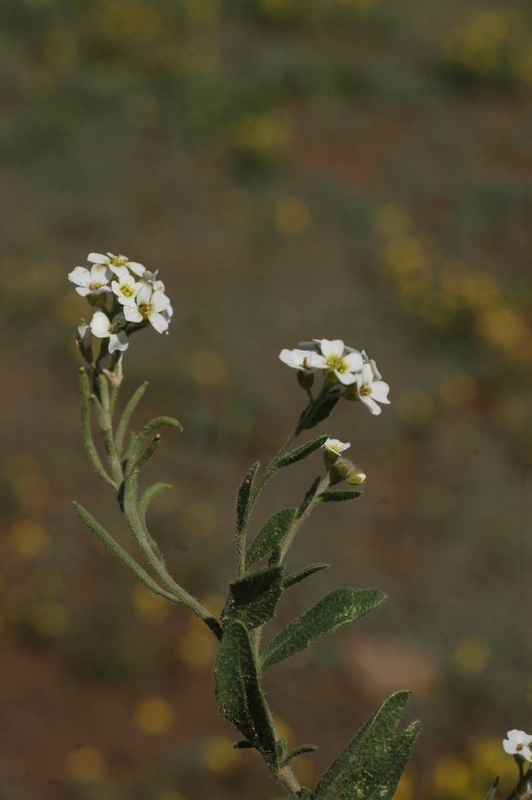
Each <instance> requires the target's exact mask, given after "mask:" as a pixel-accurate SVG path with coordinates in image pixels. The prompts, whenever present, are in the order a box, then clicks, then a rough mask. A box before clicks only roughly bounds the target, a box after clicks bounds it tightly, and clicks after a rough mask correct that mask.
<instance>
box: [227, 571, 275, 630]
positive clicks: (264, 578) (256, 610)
mask: <svg viewBox="0 0 532 800" xmlns="http://www.w3.org/2000/svg"><path fill="white" fill-rule="evenodd" d="M282 591H283V567H277V566H275V567H266V568H265V569H263V570H260V571H259V572H254V573H253V574H251V575H246V577H245V578H241V579H240V580H237V581H233V582H232V583H230V584H229V598H228V601H227V603H226V605H225V608H224V610H223V613H222V623H223V624H225V623H226V622H229V621H230V620H233V619H239V620H241V622H243V623H244V624H245V625H246V627H247V628H256V627H257V626H258V625H263V624H264V623H265V622H268V620H269V619H271V618H272V617H273V615H274V613H275V606H276V605H277V601H278V600H279V598H280V596H281V594H282Z"/></svg>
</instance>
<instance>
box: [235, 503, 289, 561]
mask: <svg viewBox="0 0 532 800" xmlns="http://www.w3.org/2000/svg"><path fill="white" fill-rule="evenodd" d="M296 510H297V509H295V508H283V509H282V510H281V511H277V512H276V513H275V514H274V515H273V516H272V517H270V519H269V520H268V522H266V523H265V524H264V525H263V526H262V528H261V529H260V531H259V532H258V534H257V535H256V536H255V538H254V539H253V541H252V543H251V545H250V547H249V550H248V552H247V555H246V569H249V568H250V567H251V566H252V565H253V564H254V563H255V562H256V561H259V560H260V559H261V558H263V557H264V556H266V555H268V553H270V552H271V551H272V550H274V549H275V548H276V547H278V546H279V545H280V544H281V542H282V540H283V538H284V536H285V534H286V532H287V531H288V529H289V527H290V525H291V524H292V522H293V521H294V517H295V515H296Z"/></svg>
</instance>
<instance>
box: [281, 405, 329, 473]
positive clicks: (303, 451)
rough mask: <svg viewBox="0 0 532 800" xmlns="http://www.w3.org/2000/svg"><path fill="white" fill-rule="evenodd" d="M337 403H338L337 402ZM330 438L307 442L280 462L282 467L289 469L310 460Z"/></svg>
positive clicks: (320, 437)
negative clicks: (306, 459) (299, 462)
mask: <svg viewBox="0 0 532 800" xmlns="http://www.w3.org/2000/svg"><path fill="white" fill-rule="evenodd" d="M335 402H337V401H335ZM328 438H329V437H328V436H327V435H325V436H318V437H317V438H316V439H313V440H312V441H311V442H307V444H303V445H301V447H297V448H296V449H295V450H292V451H291V452H290V453H287V455H286V456H284V457H283V458H281V459H280V460H279V462H278V463H279V466H280V467H288V466H289V465H290V464H295V463H296V462H297V461H303V459H305V458H308V457H309V456H311V455H312V453H315V452H316V450H319V448H320V447H323V445H324V443H325V442H326V441H327V439H328Z"/></svg>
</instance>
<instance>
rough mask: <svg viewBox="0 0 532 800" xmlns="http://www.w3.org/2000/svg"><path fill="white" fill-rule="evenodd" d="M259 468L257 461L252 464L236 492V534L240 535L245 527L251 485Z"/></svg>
mask: <svg viewBox="0 0 532 800" xmlns="http://www.w3.org/2000/svg"><path fill="white" fill-rule="evenodd" d="M259 467H260V464H259V462H258V461H257V462H255V464H253V466H252V467H250V468H249V470H248V471H247V473H246V475H245V476H244V480H243V481H242V483H241V484H240V488H239V490H238V495H237V499H236V530H237V533H240V532H241V531H243V530H244V529H245V527H246V523H247V518H248V515H249V502H250V499H251V490H252V489H253V484H254V482H255V478H256V476H257V472H258V470H259Z"/></svg>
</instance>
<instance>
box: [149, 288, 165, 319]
mask: <svg viewBox="0 0 532 800" xmlns="http://www.w3.org/2000/svg"><path fill="white" fill-rule="evenodd" d="M150 303H151V305H152V306H153V308H154V310H155V311H157V312H158V313H159V312H161V311H164V309H165V308H167V307H168V306H169V305H170V298H169V297H167V296H166V295H165V294H164V292H162V291H161V290H160V289H156V290H155V291H154V293H153V294H152V296H151V300H150Z"/></svg>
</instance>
